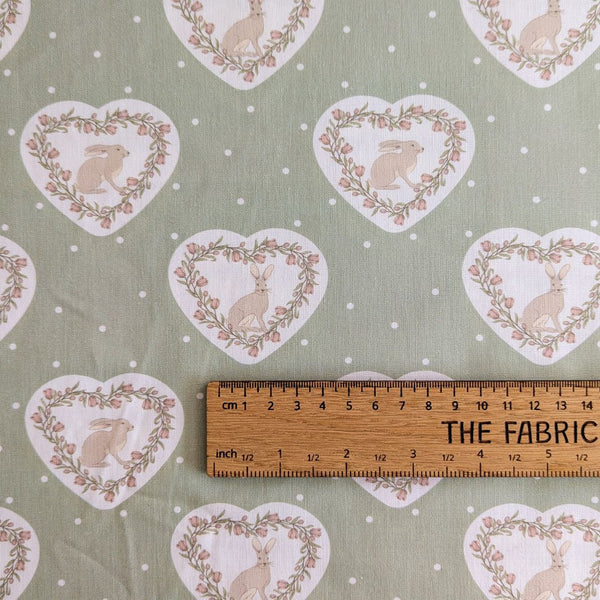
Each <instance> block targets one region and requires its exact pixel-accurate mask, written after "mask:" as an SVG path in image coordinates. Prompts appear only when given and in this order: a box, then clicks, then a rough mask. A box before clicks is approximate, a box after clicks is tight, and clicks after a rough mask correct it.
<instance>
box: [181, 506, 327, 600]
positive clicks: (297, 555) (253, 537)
mask: <svg viewBox="0 0 600 600" xmlns="http://www.w3.org/2000/svg"><path fill="white" fill-rule="evenodd" d="M329 553H330V547H329V537H328V536H327V532H326V531H325V528H324V527H323V525H322V524H321V523H320V522H319V521H318V520H317V519H316V518H315V517H314V516H313V515H311V514H310V513H308V512H306V511H305V510H302V509H301V508H298V507H297V506H293V505H292V504H283V503H271V504H263V505H262V506H259V507H258V508H255V509H254V510H251V511H245V510H243V509H241V508H239V507H237V506H232V505H230V504H209V505H207V506H202V507H200V508H197V509H196V510H193V511H192V512H191V513H189V514H188V515H186V516H185V517H184V519H183V520H182V521H181V522H180V523H179V525H177V528H176V529H175V532H174V533H173V537H172V538H171V558H172V559H173V563H174V564H175V569H176V570H177V573H178V574H179V577H181V580H182V581H183V583H184V584H185V586H186V587H187V588H188V590H190V592H191V593H192V594H193V595H194V598H202V599H210V600H226V599H227V600H255V599H256V598H257V597H259V596H260V598H273V599H274V600H284V599H285V598H290V599H291V598H294V600H304V599H305V598H308V596H310V593H311V592H312V591H313V590H314V589H315V587H316V586H317V584H318V583H319V581H320V580H321V577H323V574H324V573H325V570H326V569H327V563H328V562H329ZM259 563H261V564H262V566H259Z"/></svg>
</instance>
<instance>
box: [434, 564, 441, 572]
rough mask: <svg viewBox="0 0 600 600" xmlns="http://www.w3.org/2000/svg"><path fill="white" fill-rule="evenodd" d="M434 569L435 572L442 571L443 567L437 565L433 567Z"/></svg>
mask: <svg viewBox="0 0 600 600" xmlns="http://www.w3.org/2000/svg"><path fill="white" fill-rule="evenodd" d="M433 569H434V571H441V570H442V565H440V563H435V565H433Z"/></svg>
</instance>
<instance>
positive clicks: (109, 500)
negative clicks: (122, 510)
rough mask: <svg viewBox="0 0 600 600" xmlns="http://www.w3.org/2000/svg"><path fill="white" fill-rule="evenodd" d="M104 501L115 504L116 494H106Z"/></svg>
mask: <svg viewBox="0 0 600 600" xmlns="http://www.w3.org/2000/svg"><path fill="white" fill-rule="evenodd" d="M104 499H105V500H106V501H107V502H113V500H114V499H115V493H114V492H106V494H104Z"/></svg>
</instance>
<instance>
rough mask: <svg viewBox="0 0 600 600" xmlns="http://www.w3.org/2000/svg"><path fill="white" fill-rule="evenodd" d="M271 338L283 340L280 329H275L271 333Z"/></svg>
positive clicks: (278, 340)
mask: <svg viewBox="0 0 600 600" xmlns="http://www.w3.org/2000/svg"><path fill="white" fill-rule="evenodd" d="M271 340H272V341H273V342H280V341H281V335H280V333H279V332H278V331H275V332H273V333H272V334H271Z"/></svg>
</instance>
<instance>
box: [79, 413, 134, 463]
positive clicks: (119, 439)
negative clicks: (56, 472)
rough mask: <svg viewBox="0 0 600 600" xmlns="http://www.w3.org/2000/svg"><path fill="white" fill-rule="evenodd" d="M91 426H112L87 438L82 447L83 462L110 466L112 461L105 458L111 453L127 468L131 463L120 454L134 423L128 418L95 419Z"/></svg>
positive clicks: (104, 427)
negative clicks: (109, 461)
mask: <svg viewBox="0 0 600 600" xmlns="http://www.w3.org/2000/svg"><path fill="white" fill-rule="evenodd" d="M89 428H90V429H109V428H110V431H96V432H95V433H92V434H90V435H89V436H88V437H87V438H86V440H85V441H84V442H83V446H82V447H81V458H80V460H81V464H82V465H84V466H86V467H91V468H101V467H108V466H109V464H110V463H108V462H106V461H105V460H104V459H105V458H106V457H107V456H108V455H109V454H110V455H111V456H112V457H113V458H114V459H115V460H116V461H117V462H118V463H119V464H120V465H122V466H123V467H125V468H127V467H128V466H129V464H128V463H127V462H126V461H124V460H123V459H122V458H121V457H120V456H119V452H120V451H121V450H123V448H124V447H125V444H126V443H127V434H128V433H129V432H130V431H131V430H132V429H133V425H132V424H131V423H130V422H129V421H128V420H127V419H94V420H93V421H91V422H90V426H89Z"/></svg>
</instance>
